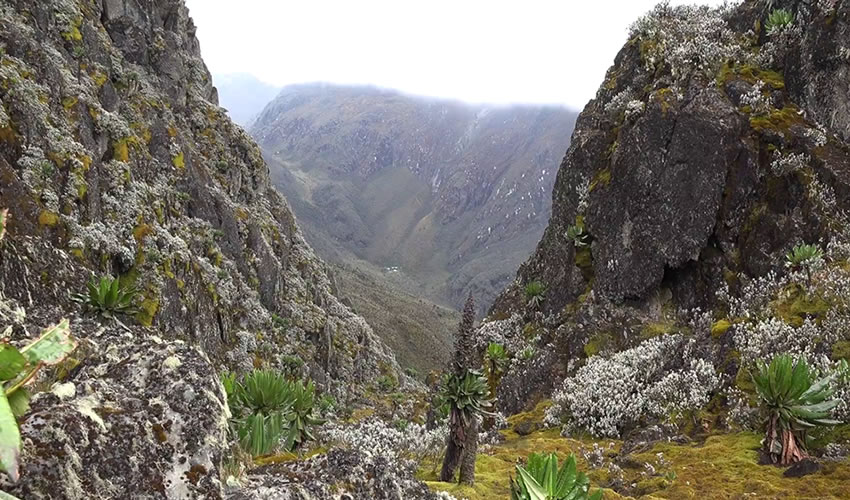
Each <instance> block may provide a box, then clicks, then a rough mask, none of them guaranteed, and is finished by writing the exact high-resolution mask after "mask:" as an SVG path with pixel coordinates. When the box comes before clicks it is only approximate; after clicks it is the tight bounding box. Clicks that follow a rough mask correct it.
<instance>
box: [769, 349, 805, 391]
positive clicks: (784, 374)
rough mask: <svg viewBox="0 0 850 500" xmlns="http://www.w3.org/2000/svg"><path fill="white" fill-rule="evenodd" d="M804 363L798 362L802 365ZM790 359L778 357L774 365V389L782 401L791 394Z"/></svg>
mask: <svg viewBox="0 0 850 500" xmlns="http://www.w3.org/2000/svg"><path fill="white" fill-rule="evenodd" d="M802 362H804V361H800V362H799V363H802ZM799 363H798V364H799ZM791 364H792V362H791V358H790V357H789V356H780V357H779V358H777V363H776V389H777V393H778V395H779V396H780V397H782V398H783V399H784V398H785V397H787V396H788V393H789V392H791Z"/></svg>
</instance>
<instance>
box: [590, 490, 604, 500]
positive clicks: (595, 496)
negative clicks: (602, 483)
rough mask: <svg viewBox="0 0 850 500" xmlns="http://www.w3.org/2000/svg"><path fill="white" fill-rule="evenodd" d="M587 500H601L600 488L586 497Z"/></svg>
mask: <svg viewBox="0 0 850 500" xmlns="http://www.w3.org/2000/svg"><path fill="white" fill-rule="evenodd" d="M588 500H602V490H596V492H594V493H593V494H592V495H590V496H589V497H588Z"/></svg>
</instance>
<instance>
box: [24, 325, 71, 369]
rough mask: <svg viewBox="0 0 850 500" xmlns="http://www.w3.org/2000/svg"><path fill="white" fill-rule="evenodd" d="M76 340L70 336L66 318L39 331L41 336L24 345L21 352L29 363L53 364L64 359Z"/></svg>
mask: <svg viewBox="0 0 850 500" xmlns="http://www.w3.org/2000/svg"><path fill="white" fill-rule="evenodd" d="M76 348H77V341H75V340H74V339H72V338H71V328H70V325H69V322H68V320H67V319H63V320H62V321H61V322H59V324H58V325H54V326H51V327H50V328H47V329H46V330H44V331H43V332H42V333H41V336H40V337H39V338H38V339H36V340H35V341H34V342H33V343H31V344H30V345H28V346H26V347H24V348H23V349H22V350H21V353H22V354H23V355H24V356H26V357H27V358H28V359H29V360H30V362H31V363H44V364H47V365H55V364H57V363H59V362H61V361H62V360H63V359H65V357H66V356H68V354H70V353H71V352H72V351H73V350H74V349H76Z"/></svg>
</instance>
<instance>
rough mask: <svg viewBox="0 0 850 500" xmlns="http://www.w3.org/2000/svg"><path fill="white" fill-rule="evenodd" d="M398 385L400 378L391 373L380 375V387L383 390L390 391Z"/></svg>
mask: <svg viewBox="0 0 850 500" xmlns="http://www.w3.org/2000/svg"><path fill="white" fill-rule="evenodd" d="M396 387H398V380H396V378H395V377H393V376H391V375H381V376H380V377H378V388H379V389H381V391H383V392H390V391H392V390H393V389H395V388H396Z"/></svg>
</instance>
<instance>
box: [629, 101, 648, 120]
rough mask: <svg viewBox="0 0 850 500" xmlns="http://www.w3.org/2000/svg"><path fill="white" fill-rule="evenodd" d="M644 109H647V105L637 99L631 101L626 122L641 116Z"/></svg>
mask: <svg viewBox="0 0 850 500" xmlns="http://www.w3.org/2000/svg"><path fill="white" fill-rule="evenodd" d="M644 109H646V103H645V102H643V101H640V100H637V99H634V100H631V101H629V102H628V103H627V104H626V120H630V119H632V118H633V117H636V116H640V115H641V114H642V113H643V111H644Z"/></svg>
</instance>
